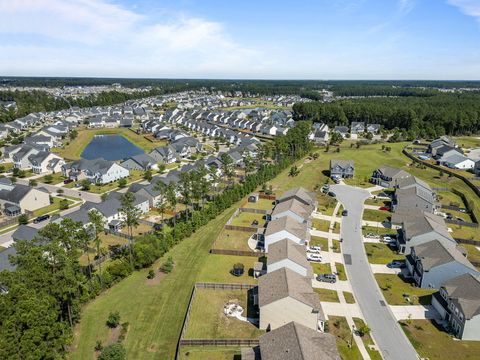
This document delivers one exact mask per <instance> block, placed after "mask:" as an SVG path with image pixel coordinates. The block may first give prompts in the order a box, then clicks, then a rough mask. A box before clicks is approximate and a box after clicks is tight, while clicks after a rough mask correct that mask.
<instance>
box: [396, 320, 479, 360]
mask: <svg viewBox="0 0 480 360" xmlns="http://www.w3.org/2000/svg"><path fill="white" fill-rule="evenodd" d="M400 325H401V326H402V329H403V331H404V332H405V334H406V335H407V337H408V338H409V339H410V342H411V343H412V345H413V347H414V348H415V350H417V352H418V354H419V355H420V356H421V357H422V358H429V359H432V360H433V359H435V360H450V359H464V360H474V359H478V354H480V341H458V340H454V339H453V338H452V337H451V336H450V335H448V334H447V333H446V332H444V331H442V330H441V329H439V328H438V327H437V326H436V325H435V324H434V323H433V322H431V321H430V320H411V321H400Z"/></svg>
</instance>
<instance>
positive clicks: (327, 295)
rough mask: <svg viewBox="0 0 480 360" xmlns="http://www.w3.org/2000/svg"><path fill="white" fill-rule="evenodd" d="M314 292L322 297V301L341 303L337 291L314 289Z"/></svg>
mask: <svg viewBox="0 0 480 360" xmlns="http://www.w3.org/2000/svg"><path fill="white" fill-rule="evenodd" d="M313 291H315V292H316V293H317V294H318V296H319V297H320V301H325V302H337V303H338V302H340V300H339V299H338V294H337V292H336V291H335V290H329V289H322V288H314V289H313Z"/></svg>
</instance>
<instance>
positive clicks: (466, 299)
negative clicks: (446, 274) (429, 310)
mask: <svg viewBox="0 0 480 360" xmlns="http://www.w3.org/2000/svg"><path fill="white" fill-rule="evenodd" d="M432 306H433V307H434V308H435V310H437V312H438V313H439V314H440V316H441V317H442V319H443V326H444V327H446V328H447V329H448V330H451V331H452V332H453V334H454V335H455V336H456V337H457V338H459V339H462V340H475V341H478V340H480V277H479V276H475V275H472V274H463V275H460V276H458V277H456V278H453V279H450V280H448V281H446V282H445V283H443V284H442V286H441V287H440V290H439V291H438V292H436V293H434V294H433V296H432Z"/></svg>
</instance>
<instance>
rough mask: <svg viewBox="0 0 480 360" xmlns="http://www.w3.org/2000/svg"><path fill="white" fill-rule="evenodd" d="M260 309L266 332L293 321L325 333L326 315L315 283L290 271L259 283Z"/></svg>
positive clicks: (264, 277) (272, 274)
mask: <svg viewBox="0 0 480 360" xmlns="http://www.w3.org/2000/svg"><path fill="white" fill-rule="evenodd" d="M258 305H259V308H260V324H259V328H260V329H262V330H275V329H277V328H279V327H282V326H283V325H285V324H288V323H289V322H291V321H295V322H298V323H299V324H301V325H303V326H306V327H308V328H310V329H312V330H315V331H318V330H320V331H322V332H323V330H324V325H325V315H324V313H323V311H322V305H321V304H320V298H319V297H318V295H317V293H315V292H314V291H313V289H312V283H311V279H309V278H307V277H304V276H301V275H299V274H298V273H296V272H295V271H292V270H290V269H289V268H285V267H284V268H280V269H278V270H275V271H272V272H270V273H267V274H265V275H263V276H261V277H260V278H259V279H258Z"/></svg>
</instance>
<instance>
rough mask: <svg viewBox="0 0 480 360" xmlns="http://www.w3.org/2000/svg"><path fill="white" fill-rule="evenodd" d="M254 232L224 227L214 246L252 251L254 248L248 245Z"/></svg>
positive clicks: (223, 248)
mask: <svg viewBox="0 0 480 360" xmlns="http://www.w3.org/2000/svg"><path fill="white" fill-rule="evenodd" d="M253 233H254V232H253V231H252V232H248V231H236V230H225V229H222V231H221V232H220V234H219V235H218V237H217V240H216V241H215V246H214V247H215V249H222V250H243V251H251V250H252V249H250V247H249V246H248V239H249V238H250V236H252V235H253Z"/></svg>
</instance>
